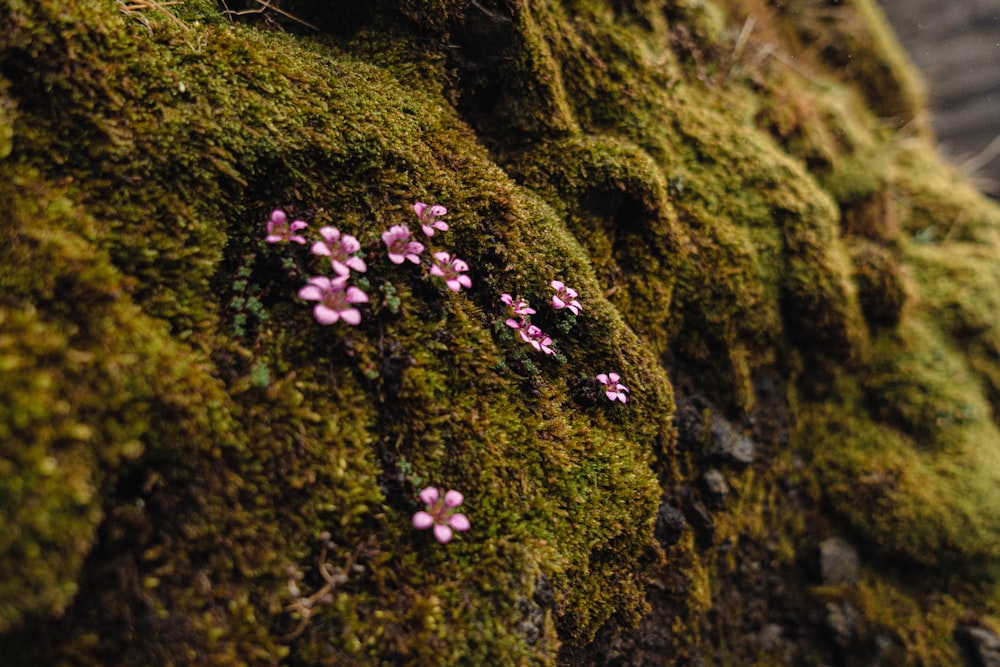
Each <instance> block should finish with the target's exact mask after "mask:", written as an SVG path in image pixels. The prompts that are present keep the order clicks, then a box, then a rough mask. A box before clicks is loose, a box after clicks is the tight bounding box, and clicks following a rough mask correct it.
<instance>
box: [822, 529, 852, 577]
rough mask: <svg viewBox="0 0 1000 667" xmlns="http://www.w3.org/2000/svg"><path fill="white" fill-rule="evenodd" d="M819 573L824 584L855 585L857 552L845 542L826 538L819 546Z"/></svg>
mask: <svg viewBox="0 0 1000 667" xmlns="http://www.w3.org/2000/svg"><path fill="white" fill-rule="evenodd" d="M819 572H820V577H821V578H822V580H823V583H824V584H853V583H856V582H857V580H858V552H857V551H856V550H855V549H854V547H852V546H851V545H850V543H849V542H847V540H845V539H843V538H840V537H828V538H827V539H825V540H823V541H822V542H821V543H820V545H819Z"/></svg>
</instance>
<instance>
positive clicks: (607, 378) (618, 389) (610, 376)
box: [594, 373, 628, 403]
mask: <svg viewBox="0 0 1000 667" xmlns="http://www.w3.org/2000/svg"><path fill="white" fill-rule="evenodd" d="M594 379H596V380H597V381H598V382H600V383H601V384H603V385H604V393H605V395H607V397H608V400H611V401H621V402H622V403H624V402H625V401H627V400H628V396H626V395H625V392H627V391H628V387H626V386H625V385H623V384H622V383H621V382H619V381H618V380H620V379H621V378H620V377H619V376H618V373H607V374H605V373H599V374H598V375H597V376H596V377H595V378H594Z"/></svg>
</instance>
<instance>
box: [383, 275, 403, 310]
mask: <svg viewBox="0 0 1000 667" xmlns="http://www.w3.org/2000/svg"><path fill="white" fill-rule="evenodd" d="M382 293H383V294H385V306H386V308H388V309H389V312H390V313H392V314H393V315H395V314H396V313H398V312H399V306H400V301H399V297H398V296H397V292H396V287H395V285H393V284H392V283H389V282H387V283H385V284H384V285H382Z"/></svg>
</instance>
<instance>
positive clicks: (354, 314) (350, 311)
mask: <svg viewBox="0 0 1000 667" xmlns="http://www.w3.org/2000/svg"><path fill="white" fill-rule="evenodd" d="M340 318H341V319H342V320H344V321H345V322H347V323H348V324H350V325H351V326H352V327H356V326H357V325H359V324H360V323H361V311H360V310H358V309H357V308H347V309H346V310H342V311H340Z"/></svg>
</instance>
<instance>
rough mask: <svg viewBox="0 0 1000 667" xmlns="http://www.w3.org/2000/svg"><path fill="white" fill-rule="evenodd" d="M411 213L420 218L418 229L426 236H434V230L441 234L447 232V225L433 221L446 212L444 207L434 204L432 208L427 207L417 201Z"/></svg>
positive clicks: (442, 221) (443, 222)
mask: <svg viewBox="0 0 1000 667" xmlns="http://www.w3.org/2000/svg"><path fill="white" fill-rule="evenodd" d="M413 211H414V212H415V213H416V214H417V217H418V218H420V227H421V229H423V230H424V234H426V235H427V236H434V230H435V229H436V230H438V231H441V232H446V231H448V223H447V222H445V221H444V220H435V218H437V217H440V216H442V215H444V214H445V213H447V212H448V209H446V208H445V207H444V206H441V205H440V204H434V205H433V206H428V205H427V204H425V203H423V202H422V201H418V202H417V203H416V204H414V205H413Z"/></svg>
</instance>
